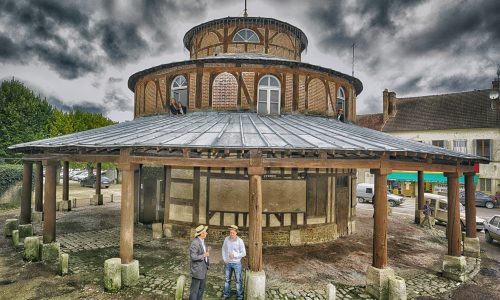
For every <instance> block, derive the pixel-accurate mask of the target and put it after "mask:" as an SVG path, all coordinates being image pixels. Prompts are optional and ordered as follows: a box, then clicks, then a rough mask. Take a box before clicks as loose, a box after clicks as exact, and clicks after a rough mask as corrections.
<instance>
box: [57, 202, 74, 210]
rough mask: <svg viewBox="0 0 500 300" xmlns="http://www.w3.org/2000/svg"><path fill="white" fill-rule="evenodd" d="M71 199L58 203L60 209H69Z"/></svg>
mask: <svg viewBox="0 0 500 300" xmlns="http://www.w3.org/2000/svg"><path fill="white" fill-rule="evenodd" d="M71 206H72V205H71V200H62V201H61V203H60V204H59V208H60V209H61V210H62V211H71Z"/></svg>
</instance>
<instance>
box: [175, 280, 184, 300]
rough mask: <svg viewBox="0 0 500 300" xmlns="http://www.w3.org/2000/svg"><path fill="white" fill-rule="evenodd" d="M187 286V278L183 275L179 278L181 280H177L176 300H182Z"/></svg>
mask: <svg viewBox="0 0 500 300" xmlns="http://www.w3.org/2000/svg"><path fill="white" fill-rule="evenodd" d="M185 286H186V276H184V275H181V276H179V278H177V286H176V287H175V300H182V297H183V295H184V287H185Z"/></svg>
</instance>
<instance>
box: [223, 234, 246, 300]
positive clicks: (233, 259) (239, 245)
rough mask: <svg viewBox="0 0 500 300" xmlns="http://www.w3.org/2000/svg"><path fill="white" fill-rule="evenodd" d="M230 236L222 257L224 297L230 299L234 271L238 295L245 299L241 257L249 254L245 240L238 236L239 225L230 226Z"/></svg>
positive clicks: (226, 241)
mask: <svg viewBox="0 0 500 300" xmlns="http://www.w3.org/2000/svg"><path fill="white" fill-rule="evenodd" d="M228 229H229V236H227V237H226V238H225V239H224V244H223V245H222V259H223V260H224V272H225V274H226V280H225V282H224V299H229V296H230V294H231V278H232V276H233V272H234V274H235V276H236V297H237V298H238V299H243V284H242V280H241V258H242V257H245V256H246V255H247V252H246V250H245V244H244V243H243V240H242V239H240V238H239V237H238V226H236V225H231V226H229V228H228Z"/></svg>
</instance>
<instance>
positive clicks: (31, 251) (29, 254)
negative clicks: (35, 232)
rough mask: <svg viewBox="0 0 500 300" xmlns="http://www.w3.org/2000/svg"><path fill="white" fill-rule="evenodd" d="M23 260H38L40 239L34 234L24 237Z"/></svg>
mask: <svg viewBox="0 0 500 300" xmlns="http://www.w3.org/2000/svg"><path fill="white" fill-rule="evenodd" d="M23 258H24V260H27V261H39V260H40V239H39V238H38V237H36V236H30V237H27V238H25V239H24V253H23Z"/></svg>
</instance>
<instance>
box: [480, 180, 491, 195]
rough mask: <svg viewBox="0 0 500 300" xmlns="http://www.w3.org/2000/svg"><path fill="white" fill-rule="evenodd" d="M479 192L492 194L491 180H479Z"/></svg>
mask: <svg viewBox="0 0 500 300" xmlns="http://www.w3.org/2000/svg"><path fill="white" fill-rule="evenodd" d="M479 190H480V191H483V192H491V179H490V178H479Z"/></svg>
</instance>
